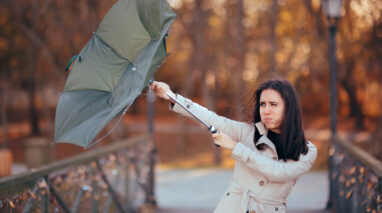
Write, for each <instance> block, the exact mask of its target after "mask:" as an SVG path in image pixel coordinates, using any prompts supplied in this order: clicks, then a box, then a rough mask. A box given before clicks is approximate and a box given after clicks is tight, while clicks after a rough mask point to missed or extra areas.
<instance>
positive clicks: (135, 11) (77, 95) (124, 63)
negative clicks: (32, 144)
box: [54, 0, 175, 148]
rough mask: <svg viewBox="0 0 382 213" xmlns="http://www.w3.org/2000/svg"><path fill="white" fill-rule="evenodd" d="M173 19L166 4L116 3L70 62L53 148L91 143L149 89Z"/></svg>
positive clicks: (150, 0) (154, 0)
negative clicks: (63, 144)
mask: <svg viewBox="0 0 382 213" xmlns="http://www.w3.org/2000/svg"><path fill="white" fill-rule="evenodd" d="M174 19H175V13H174V12H173V11H172V9H171V7H170V6H169V4H168V3H167V1H166V0H119V1H118V2H116V3H115V4H114V5H113V7H112V8H111V9H110V10H109V11H108V12H107V14H106V15H105V17H104V18H103V20H102V22H101V24H100V25H99V26H98V29H97V31H96V32H94V33H93V36H92V37H91V39H90V41H89V42H88V43H87V44H86V45H85V47H84V48H83V49H82V50H81V52H80V53H79V55H78V56H77V57H75V58H72V60H73V59H74V60H73V64H72V65H71V67H72V68H71V71H70V74H69V76H68V79H67V81H66V83H65V87H64V89H63V92H62V93H61V95H60V98H59V101H58V104H57V108H56V119H55V138H54V141H55V143H60V142H64V143H72V144H75V145H79V146H83V147H85V148H88V147H89V146H90V145H93V144H94V142H93V140H94V139H95V138H96V137H97V135H98V134H99V133H100V131H101V130H102V129H103V128H104V127H105V126H106V125H107V124H108V123H109V122H110V120H112V119H113V118H114V117H116V116H117V115H118V114H120V113H121V112H123V111H124V110H125V109H127V107H129V106H130V105H131V104H132V103H133V101H134V99H135V98H136V97H137V96H138V95H140V94H141V92H142V90H143V89H144V88H145V87H147V86H148V83H149V80H150V79H151V78H152V76H153V74H154V72H155V70H156V69H157V68H158V67H159V65H160V64H161V61H162V60H163V59H164V58H165V57H166V56H167V52H166V41H165V36H166V35H167V32H168V30H169V28H170V26H171V25H172V23H173V21H174ZM72 60H71V62H72ZM71 62H70V63H71ZM68 66H70V65H68ZM92 143H93V144H92Z"/></svg>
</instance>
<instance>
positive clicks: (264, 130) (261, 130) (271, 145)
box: [255, 121, 277, 156]
mask: <svg viewBox="0 0 382 213" xmlns="http://www.w3.org/2000/svg"><path fill="white" fill-rule="evenodd" d="M255 126H256V128H257V130H258V131H259V133H260V135H262V136H261V137H260V139H259V141H257V143H256V146H258V145H260V144H263V143H264V144H266V145H267V146H269V148H271V149H272V151H273V152H274V153H275V154H276V156H277V151H276V147H275V144H274V143H273V142H272V141H271V140H270V139H269V138H268V137H267V134H268V129H267V128H266V127H265V125H264V124H263V123H262V122H261V121H260V122H257V123H256V124H255Z"/></svg>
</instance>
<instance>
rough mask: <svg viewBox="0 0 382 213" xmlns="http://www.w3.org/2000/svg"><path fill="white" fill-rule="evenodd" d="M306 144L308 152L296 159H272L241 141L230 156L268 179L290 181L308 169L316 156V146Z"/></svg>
mask: <svg viewBox="0 0 382 213" xmlns="http://www.w3.org/2000/svg"><path fill="white" fill-rule="evenodd" d="M307 145H308V149H309V151H308V153H307V154H306V155H303V154H301V155H300V159H299V160H298V161H294V160H287V161H286V162H285V161H277V160H273V159H270V158H268V157H266V156H264V155H262V154H261V152H260V151H259V150H252V149H250V148H248V147H246V146H245V145H243V144H241V143H237V144H236V146H235V148H234V149H233V151H232V158H234V159H235V160H238V161H240V162H242V163H245V164H246V165H247V166H248V167H250V168H251V169H253V170H255V171H258V172H259V173H261V174H263V175H264V176H265V177H266V178H267V179H268V180H269V181H273V182H284V181H290V180H294V179H296V178H298V177H300V176H301V175H302V174H304V173H305V172H307V171H309V169H310V168H312V165H313V163H314V161H315V160H316V158H317V148H316V146H315V145H314V144H312V143H310V142H308V144H307Z"/></svg>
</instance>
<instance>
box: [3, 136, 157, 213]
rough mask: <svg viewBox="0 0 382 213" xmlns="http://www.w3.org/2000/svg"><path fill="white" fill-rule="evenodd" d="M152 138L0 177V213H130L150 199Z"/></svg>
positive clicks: (91, 151) (142, 137) (124, 143)
mask: <svg viewBox="0 0 382 213" xmlns="http://www.w3.org/2000/svg"><path fill="white" fill-rule="evenodd" d="M153 144H154V143H153V141H152V137H151V136H149V135H143V136H138V137H135V138H131V139H129V140H125V141H120V142H116V143H113V144H111V145H107V146H103V147H99V148H94V149H93V150H89V151H87V152H85V153H82V154H80V155H77V156H75V157H71V158H68V159H64V160H62V161H58V162H54V163H51V164H49V165H46V166H43V167H40V168H37V169H35V170H32V171H29V172H26V173H23V174H18V175H14V176H9V177H5V178H2V179H0V212H44V213H45V212H79V211H80V212H135V211H137V209H139V208H141V207H142V206H144V205H145V204H147V203H148V202H150V201H151V202H152V201H154V202H155V199H154V197H153V193H152V192H153V184H152V183H153V176H152V175H153V173H152V172H153V171H152V170H153V155H152V152H153V150H155V149H154V145H153Z"/></svg>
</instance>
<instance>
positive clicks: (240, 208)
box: [150, 80, 317, 213]
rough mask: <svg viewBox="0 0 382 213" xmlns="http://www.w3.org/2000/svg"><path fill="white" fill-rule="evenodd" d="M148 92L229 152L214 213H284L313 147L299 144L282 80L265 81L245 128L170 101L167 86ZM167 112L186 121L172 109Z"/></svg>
mask: <svg viewBox="0 0 382 213" xmlns="http://www.w3.org/2000/svg"><path fill="white" fill-rule="evenodd" d="M150 88H151V89H152V90H153V91H154V93H155V94H156V95H157V96H158V97H160V98H163V99H165V100H171V99H170V98H169V97H168V95H171V96H172V97H176V99H177V100H178V101H180V102H182V103H184V105H185V106H186V107H187V108H188V109H189V110H190V111H192V112H193V113H194V114H196V115H197V116H198V117H200V118H201V119H203V120H204V121H206V122H207V123H208V124H210V125H212V126H214V127H215V128H216V129H217V130H218V131H219V132H218V133H215V134H213V135H212V138H213V139H214V142H215V144H217V145H220V146H221V147H222V148H225V149H228V150H232V154H231V157H232V158H234V159H235V160H236V163H235V168H234V173H233V178H232V181H231V183H230V185H229V187H228V189H227V191H226V192H225V194H224V195H223V197H222V198H221V199H220V201H219V203H218V205H217V206H216V208H215V211H214V212H216V213H223V212H224V213H225V212H227V213H233V212H237V213H246V212H248V213H253V212H257V213H259V212H267V213H268V212H285V211H286V198H287V196H288V195H289V194H290V192H291V190H292V188H293V187H294V185H295V183H296V181H297V179H298V178H299V177H300V176H301V175H302V174H304V173H305V172H307V171H308V170H309V169H310V168H311V167H312V165H313V163H314V161H315V160H316V157H317V149H316V147H315V146H314V145H313V144H312V143H310V142H307V141H306V140H305V137H304V132H303V130H302V121H301V107H300V101H299V98H298V95H297V92H296V90H295V88H294V87H293V86H292V85H291V84H290V83H289V82H288V81H286V80H269V81H267V82H265V83H263V84H262V85H261V86H260V87H259V89H258V90H257V91H256V92H255V93H254V106H255V107H254V113H253V121H252V122H251V123H249V124H248V123H244V122H238V121H233V120H230V119H227V118H225V117H222V116H218V115H216V114H215V113H214V112H211V111H208V110H207V109H206V108H204V107H202V106H200V105H198V104H196V103H193V102H192V101H190V100H188V99H186V98H184V97H182V96H180V95H175V94H174V93H173V92H172V91H171V90H170V88H169V86H168V85H167V84H165V83H162V82H153V83H152V84H151V86H150ZM170 109H171V110H173V111H175V112H177V113H180V114H183V115H185V116H189V117H190V114H189V113H188V112H186V111H185V110H184V109H183V108H181V107H180V106H179V105H178V104H176V103H171V105H170Z"/></svg>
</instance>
